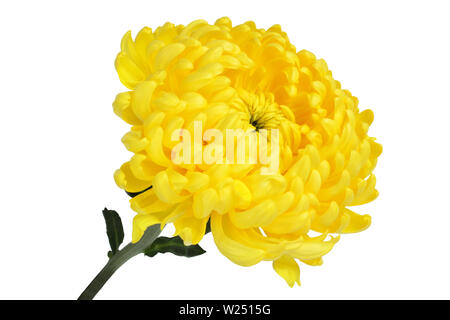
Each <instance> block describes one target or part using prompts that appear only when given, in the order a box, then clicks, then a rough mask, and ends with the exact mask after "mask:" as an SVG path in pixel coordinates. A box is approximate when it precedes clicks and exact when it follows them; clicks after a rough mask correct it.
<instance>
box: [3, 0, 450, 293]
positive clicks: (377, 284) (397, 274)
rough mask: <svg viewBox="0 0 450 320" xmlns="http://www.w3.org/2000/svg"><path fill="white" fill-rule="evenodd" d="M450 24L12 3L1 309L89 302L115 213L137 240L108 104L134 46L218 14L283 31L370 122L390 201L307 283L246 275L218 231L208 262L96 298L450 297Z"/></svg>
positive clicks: (121, 129)
mask: <svg viewBox="0 0 450 320" xmlns="http://www.w3.org/2000/svg"><path fill="white" fill-rule="evenodd" d="M449 13H450V10H449V6H448V2H446V1H420V2H419V1H372V2H369V1H364V2H363V1H298V0H296V1H282V0H277V1H262V0H259V1H243V0H239V1H231V0H223V1H193V0H185V1H176V2H175V1H168V0H165V1H164V0H161V1H120V2H118V1H80V0H78V1H71V2H69V1H51V2H50V1H3V2H1V4H0V39H1V42H0V43H1V44H0V92H1V95H0V108H1V113H0V131H1V132H0V139H1V145H0V146H1V149H0V152H1V157H0V168H1V174H0V197H1V198H0V200H1V201H0V215H1V216H0V298H3V299H17V298H21V299H74V298H77V297H78V295H79V294H80V293H81V291H82V290H83V289H84V288H85V287H86V285H87V284H88V283H89V282H90V281H91V279H92V278H93V277H94V276H95V274H96V273H97V272H98V271H99V270H100V269H101V267H102V266H103V265H104V263H106V260H107V257H106V252H107V250H108V242H107V238H106V234H105V226H104V221H103V216H102V214H101V210H102V209H103V208H104V207H105V206H107V207H108V208H111V209H116V210H118V211H119V212H120V213H121V216H122V220H123V222H124V227H125V231H126V239H125V240H126V241H129V240H130V234H131V220H132V217H133V212H132V211H131V209H130V208H129V205H128V198H127V196H126V195H125V194H124V193H123V191H121V190H120V189H119V188H117V187H116V185H115V183H114V180H113V172H114V170H115V169H117V168H118V167H119V166H120V165H121V164H122V163H123V162H124V161H126V160H127V159H128V158H129V157H130V153H128V152H127V151H126V149H125V148H124V146H123V145H122V144H121V142H120V138H121V137H122V135H123V134H124V133H125V132H126V131H127V130H128V125H126V124H125V123H124V122H123V121H122V120H121V119H119V118H118V117H116V116H115V115H114V113H113V111H112V107H111V103H112V101H113V99H114V97H115V95H116V94H117V93H118V92H121V91H124V90H125V88H124V87H123V86H122V85H121V83H120V82H119V79H118V77H117V75H116V72H115V69H114V59H115V56H116V54H117V53H118V51H119V44H120V39H121V37H122V35H123V34H124V33H125V32H126V31H127V30H130V29H131V30H132V32H133V35H136V33H137V32H138V31H139V30H140V29H141V28H142V27H144V26H149V27H152V28H153V29H154V28H156V27H157V26H159V25H162V24H163V23H165V22H166V21H170V22H173V23H176V24H187V23H189V22H190V21H191V20H194V19H197V18H203V19H206V20H207V21H208V22H210V23H214V21H215V20H216V19H217V18H220V17H222V16H229V17H230V18H231V19H232V21H233V23H234V24H239V23H243V22H245V21H247V20H253V21H255V22H256V24H257V26H258V27H263V28H268V27H270V26H271V25H273V24H277V23H278V24H281V25H282V27H283V29H284V30H285V31H286V32H287V33H288V35H289V37H290V39H291V41H292V43H294V44H295V45H296V47H297V49H298V50H300V49H308V50H310V51H312V52H314V53H315V54H316V56H317V57H320V58H324V59H325V60H326V61H327V63H328V65H329V67H330V69H331V70H332V71H333V75H334V77H335V78H336V79H337V80H339V81H341V83H342V85H343V87H344V88H348V89H350V90H351V92H352V93H353V94H354V95H356V96H357V97H358V98H359V99H360V107H361V109H365V108H371V109H372V110H374V113H375V121H374V123H373V125H372V127H371V130H370V132H369V133H370V134H371V135H372V136H375V137H377V139H378V141H379V142H380V143H382V144H383V146H384V152H383V154H382V156H381V158H380V159H379V164H378V167H377V169H376V171H375V172H376V175H377V181H378V184H377V186H378V189H379V191H380V197H379V198H378V199H377V200H376V201H375V202H373V203H371V204H369V205H365V206H362V207H361V208H358V209H359V212H360V213H369V214H371V215H372V220H373V223H372V226H371V227H370V228H369V229H368V230H367V231H365V232H363V233H361V234H356V235H347V236H343V237H342V239H341V241H340V242H339V243H338V244H337V245H336V246H335V248H334V249H333V251H332V252H331V253H330V254H329V255H327V256H326V257H325V258H324V260H325V263H324V265H323V266H321V267H309V266H306V265H302V266H301V280H302V286H301V287H294V288H293V289H290V288H289V287H288V286H287V285H286V284H285V283H284V280H282V279H281V278H280V277H279V276H278V275H276V274H275V272H274V271H273V270H272V266H271V263H270V262H263V263H260V264H258V265H257V266H254V267H250V268H244V267H239V266H237V265H234V264H233V263H231V262H230V261H229V260H227V259H226V258H225V257H224V256H222V255H221V254H220V253H219V252H218V250H217V249H216V248H215V245H214V243H213V241H212V238H211V235H210V234H209V235H208V236H206V237H205V239H204V240H203V242H202V246H203V247H204V248H205V249H206V250H207V251H208V253H207V254H205V255H203V256H200V257H197V258H193V259H186V258H181V257H175V256H170V255H167V254H166V255H159V256H157V257H155V258H154V259H150V258H146V257H144V256H139V257H137V258H135V259H133V260H131V261H129V262H128V263H127V264H126V265H125V266H123V267H122V268H121V269H120V270H119V271H118V272H117V273H116V274H115V275H114V276H113V278H112V279H111V280H110V281H109V282H108V283H107V284H106V286H105V287H104V288H103V290H102V291H101V292H100V293H99V295H98V298H99V299H173V298H179V299H200V298H203V299H214V298H223V299H231V298H234V299H240V298H245V299H317V298H325V299H328V298H338V299H347V298H356V299H359V298H361V299H366V298H376V299H378V298H387V299H391V298H447V299H448V298H450V294H449V291H448V288H449V286H450V276H449V272H450V250H449V244H450V241H449V238H450V235H448V233H449V227H450V210H449V205H448V203H449V198H450V188H449V180H450V174H449V171H448V168H449V163H450V156H449V155H450V153H449V138H450V133H449V132H450V122H449V119H450V102H449V101H450V100H449V98H450V96H449V88H450V46H449V43H450V42H449V30H450V22H449V21H450V20H449V18H448V15H449ZM167 231H169V230H167ZM166 233H168V232H166Z"/></svg>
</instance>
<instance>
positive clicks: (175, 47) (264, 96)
mask: <svg viewBox="0 0 450 320" xmlns="http://www.w3.org/2000/svg"><path fill="white" fill-rule="evenodd" d="M116 69H117V72H118V74H119V78H120V80H121V81H122V83H123V84H124V85H125V86H126V87H127V88H128V89H130V91H127V92H123V93H120V94H118V95H117V97H116V100H115V101H114V103H113V106H114V112H115V113H116V114H117V115H118V116H120V117H121V118H122V119H123V120H124V121H126V122H127V123H129V124H131V130H130V131H129V132H128V133H127V134H125V136H124V137H123V139H122V141H123V143H124V144H125V146H126V148H127V149H128V150H129V151H131V152H133V153H134V156H133V157H132V158H131V159H130V161H128V162H126V163H125V164H123V165H122V167H121V168H120V169H119V170H117V171H116V173H115V180H116V183H117V184H118V185H119V187H121V188H123V189H125V190H126V191H128V192H140V191H142V190H145V189H147V191H145V192H143V193H141V194H139V195H138V196H136V197H134V198H132V199H131V200H130V202H131V207H132V208H133V210H135V211H136V212H137V215H136V216H135V218H134V222H133V241H134V242H136V241H138V240H139V239H140V237H141V236H142V234H143V232H144V231H145V229H146V228H147V227H149V226H150V225H153V224H161V225H162V226H164V225H165V224H167V223H173V224H174V226H175V229H176V234H177V235H179V236H180V237H181V238H182V239H183V240H184V242H185V244H196V243H198V242H199V241H200V240H201V239H202V237H203V235H204V233H205V228H206V224H207V222H208V221H209V220H210V222H211V230H212V234H213V237H214V240H215V243H216V245H217V247H218V249H219V250H220V252H222V254H224V255H225V256H226V257H227V258H228V259H230V260H231V261H233V262H235V263H237V264H239V265H242V266H251V265H254V264H256V263H258V262H260V261H262V260H271V261H273V267H274V269H275V271H276V272H277V273H278V274H279V275H280V276H282V277H283V278H284V279H285V280H286V281H287V283H288V284H289V285H290V286H293V285H294V284H295V283H296V282H297V283H300V280H299V279H300V271H299V267H298V264H297V261H301V262H304V263H306V264H309V265H320V264H322V256H324V255H325V254H327V253H328V252H329V251H330V250H331V249H332V248H333V246H334V244H335V243H336V242H337V240H338V238H339V234H345V233H354V232H359V231H362V230H364V229H366V228H367V227H368V226H369V225H370V216H368V215H359V214H357V213H355V212H353V211H352V210H350V209H349V208H348V207H351V206H356V205H361V204H364V203H367V202H369V201H372V200H373V199H375V198H376V197H377V195H378V192H377V190H376V189H375V176H374V175H373V174H372V171H373V169H374V167H375V165H376V162H377V158H378V156H379V155H380V154H381V151H382V148H381V146H380V145H379V144H378V143H376V142H375V139H374V138H371V137H369V136H368V135H367V131H368V129H369V126H370V124H371V122H372V120H373V113H372V111H370V110H365V111H360V110H359V109H358V100H357V98H355V97H354V96H352V95H351V93H350V92H349V91H347V90H344V89H341V85H340V83H339V82H337V81H336V80H334V79H333V77H332V75H331V72H330V71H329V70H328V67H327V64H326V63H325V61H323V60H321V59H316V57H315V56H314V55H313V54H312V53H310V52H308V51H306V50H301V51H298V52H297V50H296V48H295V47H294V45H292V44H291V43H290V41H289V39H288V37H287V35H286V33H284V32H283V31H282V30H281V27H280V26H279V25H275V26H273V27H271V28H269V29H267V30H264V29H258V28H257V27H256V26H255V24H254V23H253V22H246V23H244V24H241V25H237V26H234V27H233V26H232V24H231V21H230V20H229V19H228V18H221V19H219V20H217V21H216V22H215V24H214V25H210V24H208V23H207V22H205V21H203V20H198V21H194V22H192V23H190V24H189V25H187V26H182V25H177V26H176V25H173V24H170V23H166V24H165V25H164V26H162V27H159V28H157V29H156V30H155V31H154V32H153V31H152V30H151V29H150V28H147V27H146V28H144V29H142V30H141V31H140V32H139V34H138V35H137V36H136V38H135V39H134V40H133V39H132V37H131V33H130V32H128V33H126V34H125V36H124V37H123V39H122V43H121V51H120V53H119V54H118V56H117V59H116ZM196 123H200V124H201V126H200V127H201V130H202V131H201V135H200V136H201V138H200V139H202V146H201V148H200V149H201V151H204V149H206V148H207V147H208V145H209V144H210V142H211V141H210V140H208V139H206V138H205V136H204V135H203V133H204V132H205V131H206V130H208V129H216V130H218V131H219V132H223V133H224V135H225V131H226V130H227V129H242V130H251V131H252V132H253V134H254V135H255V136H257V137H258V136H261V135H263V132H268V131H267V130H270V129H276V130H278V132H279V137H278V138H277V140H276V143H277V146H278V147H279V156H278V158H277V160H278V163H279V166H278V167H277V168H276V171H275V172H272V173H271V174H264V172H263V169H264V165H263V164H261V163H244V164H235V163H227V162H226V161H225V162H220V163H219V162H216V163H204V162H202V163H174V161H172V159H171V152H172V150H173V148H174V147H175V146H176V145H177V143H178V142H177V141H174V139H173V133H174V132H175V131H176V130H179V129H185V130H187V131H188V132H189V133H191V135H192V136H194V135H195V134H196V133H195V129H196V128H195V126H196ZM274 146H275V142H274V141H273V140H270V139H269V143H268V147H267V149H268V150H271V149H273V148H274ZM194 148H195V147H194ZM246 150H247V149H246ZM192 151H193V152H192V157H195V156H196V153H195V152H196V151H195V150H194V149H192ZM247 151H248V150H247ZM247 153H248V152H247ZM219 158H220V157H219ZM246 158H248V154H246ZM149 187H151V188H150V189H149ZM310 231H315V232H318V233H319V235H318V236H312V235H311V232H310ZM330 234H333V235H336V236H330Z"/></svg>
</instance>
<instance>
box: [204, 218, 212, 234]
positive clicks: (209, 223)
mask: <svg viewBox="0 0 450 320" xmlns="http://www.w3.org/2000/svg"><path fill="white" fill-rule="evenodd" d="M210 232H211V219H209V220H208V223H207V224H206V229H205V234H207V233H210Z"/></svg>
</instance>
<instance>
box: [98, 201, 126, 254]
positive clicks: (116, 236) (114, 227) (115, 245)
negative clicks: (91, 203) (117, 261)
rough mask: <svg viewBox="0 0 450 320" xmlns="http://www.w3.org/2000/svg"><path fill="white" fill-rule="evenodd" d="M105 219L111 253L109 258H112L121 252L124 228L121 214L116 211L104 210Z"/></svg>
mask: <svg viewBox="0 0 450 320" xmlns="http://www.w3.org/2000/svg"><path fill="white" fill-rule="evenodd" d="M103 217H104V218H105V222H106V234H107V235H108V240H109V245H110V246H111V251H110V252H108V257H112V256H113V255H114V254H116V252H117V251H118V250H119V247H120V245H121V244H122V242H123V237H124V234H123V226H122V220H121V219H120V216H119V214H118V213H117V212H116V211H114V210H108V209H106V208H105V209H103Z"/></svg>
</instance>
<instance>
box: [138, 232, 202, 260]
mask: <svg viewBox="0 0 450 320" xmlns="http://www.w3.org/2000/svg"><path fill="white" fill-rule="evenodd" d="M167 252H168V253H172V254H174V255H177V256H182V257H188V258H191V257H195V256H199V255H201V254H204V253H205V252H206V251H205V250H203V249H202V247H200V246H199V245H198V244H196V245H192V246H185V245H184V243H183V240H182V239H181V238H180V237H178V236H177V237H173V238H168V237H159V238H158V239H156V240H155V242H153V243H152V245H151V246H150V247H148V248H147V249H145V251H144V254H145V255H146V256H148V257H154V256H155V255H157V254H158V253H167Z"/></svg>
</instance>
